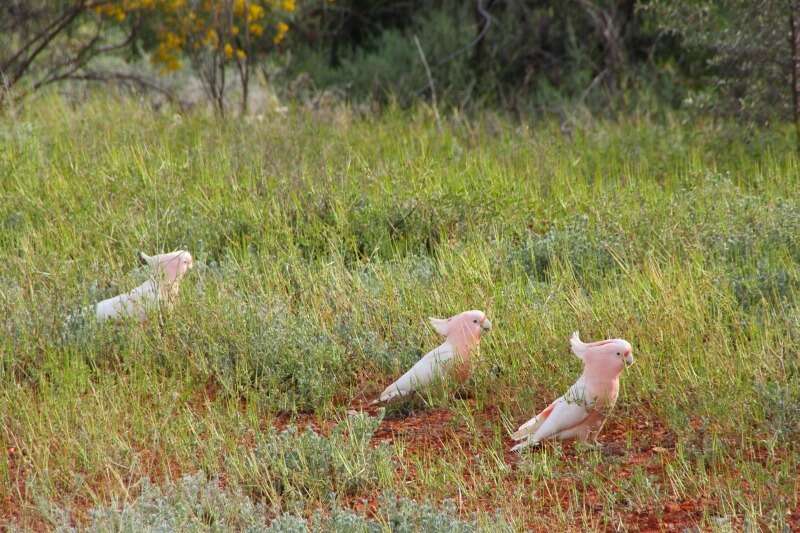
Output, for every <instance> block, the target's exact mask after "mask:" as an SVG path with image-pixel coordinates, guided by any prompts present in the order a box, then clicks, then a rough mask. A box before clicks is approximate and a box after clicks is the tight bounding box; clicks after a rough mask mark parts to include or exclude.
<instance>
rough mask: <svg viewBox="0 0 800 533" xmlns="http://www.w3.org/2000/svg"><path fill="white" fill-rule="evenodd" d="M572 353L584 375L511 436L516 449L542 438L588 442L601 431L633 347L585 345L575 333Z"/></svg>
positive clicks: (610, 343)
mask: <svg viewBox="0 0 800 533" xmlns="http://www.w3.org/2000/svg"><path fill="white" fill-rule="evenodd" d="M570 344H571V345H572V352H573V353H574V354H575V355H576V356H577V357H578V359H580V360H582V361H583V374H582V375H581V377H580V378H578V381H576V382H575V384H574V385H572V386H571V387H570V388H569V390H568V391H567V393H566V394H565V395H564V396H562V397H560V398H559V399H557V400H556V401H554V402H553V403H551V404H550V405H548V406H547V407H546V408H545V409H544V411H542V412H541V413H539V414H538V415H536V416H535V417H533V418H532V419H530V420H528V421H527V422H525V423H524V424H523V425H522V426H520V428H519V429H518V430H517V431H516V432H515V433H514V434H513V435H511V437H512V438H513V439H514V440H515V441H521V442H520V443H519V444H517V445H516V446H514V447H513V448H512V451H513V450H519V449H522V448H524V447H526V446H530V445H536V444H539V443H540V442H541V441H543V440H545V439H550V438H554V439H571V438H577V439H579V440H581V441H587V440H588V439H589V437H590V435H593V436H594V439H595V441H596V439H597V436H598V435H599V434H600V431H601V430H602V429H603V424H605V420H606V417H607V416H608V413H609V412H610V410H611V409H612V408H613V407H614V404H615V403H616V401H617V396H618V395H619V376H620V373H621V372H622V370H623V368H625V366H626V365H632V364H633V348H632V347H631V345H630V343H629V342H628V341H626V340H623V339H608V340H604V341H598V342H590V343H585V342H582V341H581V339H580V337H579V336H578V332H577V331H576V332H574V333H573V334H572V337H571V338H570Z"/></svg>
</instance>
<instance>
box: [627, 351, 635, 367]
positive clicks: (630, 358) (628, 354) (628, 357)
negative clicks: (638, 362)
mask: <svg viewBox="0 0 800 533" xmlns="http://www.w3.org/2000/svg"><path fill="white" fill-rule="evenodd" d="M632 364H633V354H632V353H631V352H628V353H626V354H625V365H626V366H631V365H632Z"/></svg>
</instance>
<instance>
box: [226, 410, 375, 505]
mask: <svg viewBox="0 0 800 533" xmlns="http://www.w3.org/2000/svg"><path fill="white" fill-rule="evenodd" d="M381 419H382V417H378V418H372V417H370V416H368V415H364V414H358V415H351V416H348V417H347V418H346V419H345V420H343V421H342V422H339V424H337V425H336V427H335V428H333V430H332V432H331V434H330V436H328V437H325V436H322V435H320V434H318V433H316V432H315V431H313V430H312V429H310V428H309V429H306V430H305V431H302V432H300V431H298V430H297V429H296V428H295V427H293V426H292V427H289V428H288V429H286V430H284V431H282V432H280V433H278V432H276V431H274V430H270V431H269V432H268V433H266V434H265V435H263V436H260V437H259V438H257V440H256V443H255V447H254V449H253V451H252V453H251V454H250V455H248V457H247V460H246V463H245V464H243V465H239V468H240V471H241V472H243V476H244V479H243V482H244V484H245V485H246V486H250V487H253V489H254V490H255V491H256V493H257V494H259V495H260V496H263V497H265V498H266V499H267V501H268V502H269V503H270V505H271V506H272V507H273V508H277V509H290V510H300V509H302V508H303V505H304V502H305V501H306V500H307V499H311V500H316V501H324V500H325V499H327V498H328V497H329V496H333V495H338V496H341V497H352V496H355V495H361V496H364V495H366V494H367V493H368V492H370V491H374V490H376V489H378V487H379V486H380V478H381V477H382V476H383V477H385V476H386V475H387V474H388V472H390V471H391V462H390V459H389V453H388V449H387V448H386V447H385V446H379V447H377V448H373V447H372V445H371V443H370V440H371V438H372V435H373V433H374V432H375V430H376V429H377V428H378V425H379V424H380V422H381Z"/></svg>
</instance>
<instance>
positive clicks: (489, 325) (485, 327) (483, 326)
mask: <svg viewBox="0 0 800 533" xmlns="http://www.w3.org/2000/svg"><path fill="white" fill-rule="evenodd" d="M481 329H482V330H484V331H491V329H492V321H491V320H489V319H488V318H484V319H483V322H482V323H481Z"/></svg>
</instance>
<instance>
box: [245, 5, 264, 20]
mask: <svg viewBox="0 0 800 533" xmlns="http://www.w3.org/2000/svg"><path fill="white" fill-rule="evenodd" d="M263 17H264V8H263V7H261V6H260V5H258V4H250V9H249V10H248V11H247V18H248V19H249V20H260V19H262V18H263Z"/></svg>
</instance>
